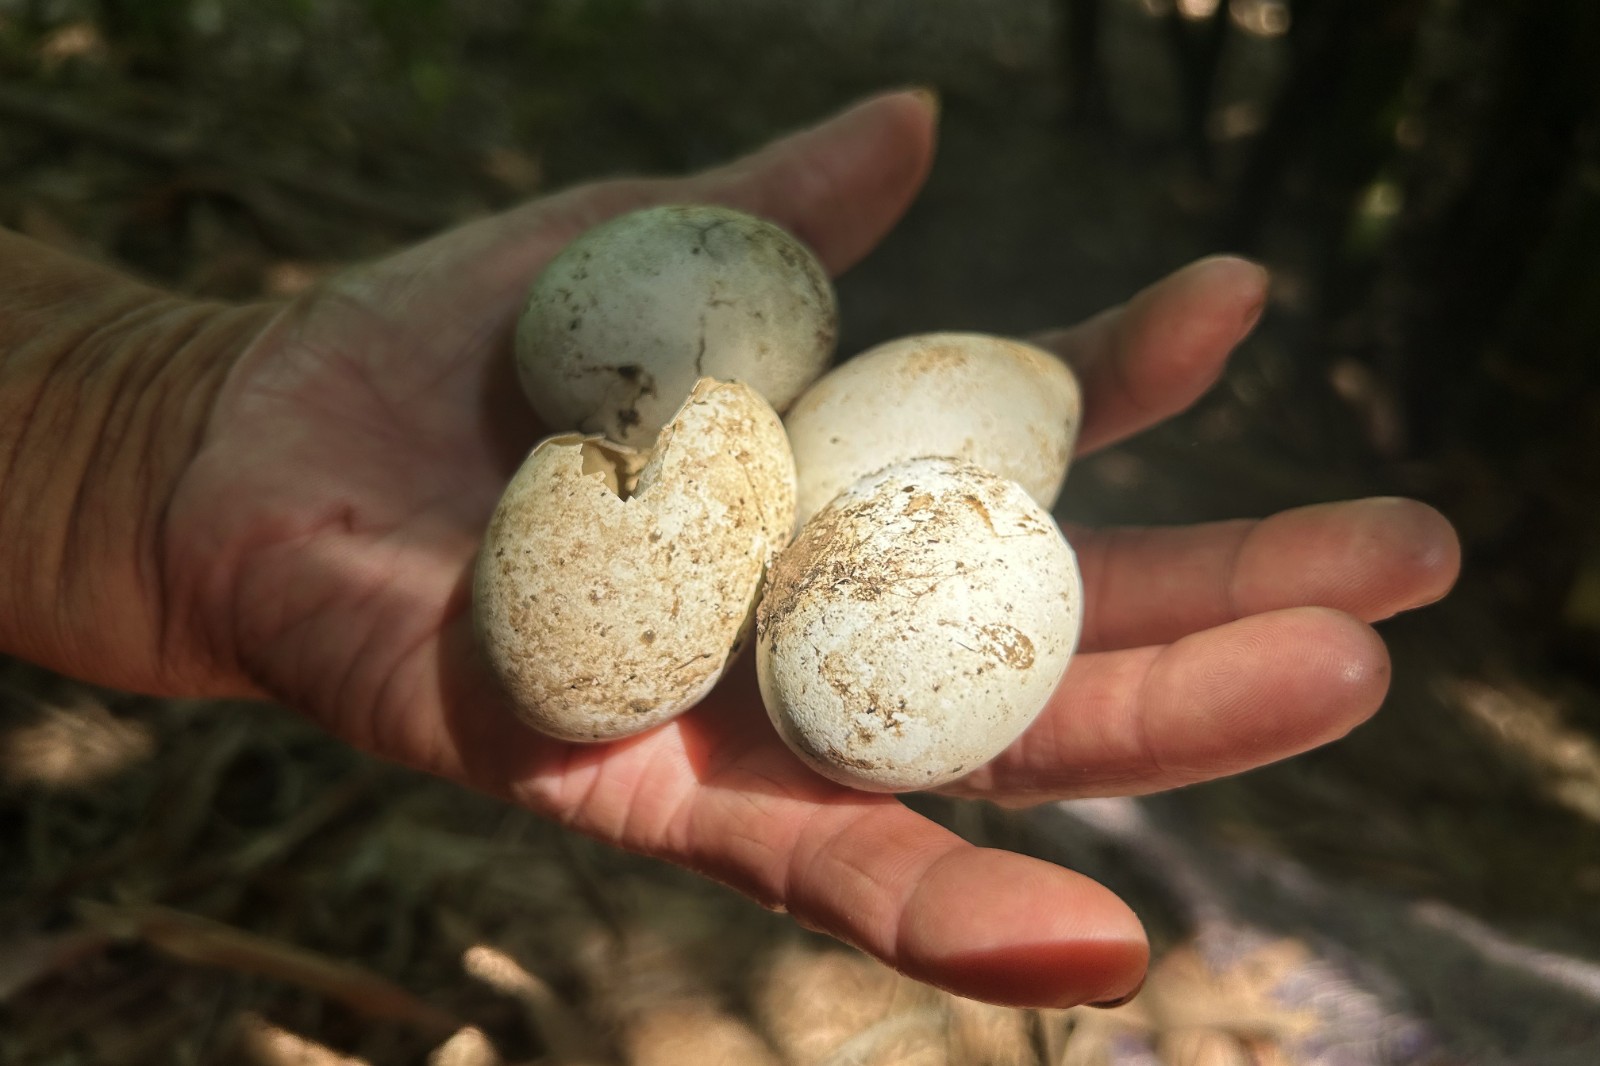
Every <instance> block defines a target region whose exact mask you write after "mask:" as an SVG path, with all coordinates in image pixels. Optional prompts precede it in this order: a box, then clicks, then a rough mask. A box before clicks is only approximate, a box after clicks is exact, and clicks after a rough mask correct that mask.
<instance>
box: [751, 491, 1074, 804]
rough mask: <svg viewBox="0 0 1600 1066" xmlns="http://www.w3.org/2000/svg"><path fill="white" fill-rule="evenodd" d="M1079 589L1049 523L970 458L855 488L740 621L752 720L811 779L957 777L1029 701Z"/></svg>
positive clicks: (1005, 733) (1056, 653)
mask: <svg viewBox="0 0 1600 1066" xmlns="http://www.w3.org/2000/svg"><path fill="white" fill-rule="evenodd" d="M1082 603H1083V585H1082V580H1081V578H1080V577H1079V574H1078V566H1077V560H1076V558H1075V557H1074V555H1073V552H1072V549H1071V548H1070V547H1069V546H1068V544H1067V542H1066V540H1065V538H1064V537H1063V536H1062V535H1061V530H1060V528H1059V527H1058V526H1057V525H1056V523H1055V522H1054V520H1052V519H1051V517H1050V515H1049V514H1047V513H1046V512H1045V511H1044V510H1043V509H1042V508H1041V507H1040V506H1039V505H1038V504H1037V503H1035V502H1034V501H1033V500H1032V499H1030V498H1029V497H1028V494H1027V493H1025V492H1024V491H1023V490H1022V489H1021V487H1020V486H1018V485H1016V484H1015V483H1014V482H1011V481H1008V480H1006V479H1004V478H1001V477H998V476H996V475H994V474H991V473H989V472H987V471H985V470H982V469H980V468H979V467H976V466H973V465H972V464H970V463H965V462H960V461H958V460H952V459H914V460H909V461H906V462H902V463H897V464H895V465H893V466H890V467H888V468H887V469H885V470H882V471H880V472H878V473H876V474H873V475H870V476H869V477H867V478H865V479H863V480H862V481H859V482H857V483H856V484H855V485H853V486H852V487H851V488H849V489H847V490H846V491H845V492H844V493H842V494H840V495H839V496H838V497H837V498H835V499H834V501H833V502H832V503H830V504H829V505H828V506H827V507H825V508H823V510H821V511H820V512H818V514H817V515H816V517H814V518H813V519H812V520H811V521H810V522H809V523H807V524H806V525H805V527H804V528H803V529H802V530H801V532H800V536H799V537H798V538H797V539H796V540H795V542H794V544H792V545H791V546H790V547H789V548H788V549H787V550H786V551H784V553H783V554H782V555H781V556H779V558H778V561H777V562H776V563H775V564H774V565H773V569H772V573H771V576H770V578H769V581H768V587H767V591H766V594H765V596H764V597H763V599H762V601H761V607H760V610H759V613H758V623H757V646H756V666H757V670H758V673H759V677H760V682H761V693H762V697H763V699H764V700H765V702H766V705H767V712H768V714H769V715H770V716H771V718H772V721H773V724H774V725H775V726H776V727H777V729H778V732H779V734H780V735H781V736H782V737H783V739H784V741H785V742H787V743H788V745H789V746H790V747H791V748H792V749H793V750H794V751H795V753H796V754H798V755H799V756H800V757H801V758H802V759H804V760H805V761H806V762H807V763H808V764H809V765H811V766H812V767H813V768H814V769H815V770H817V772H818V773H821V774H823V775H824V776H826V777H829V778H831V779H832V780H834V781H838V782H840V783H841V784H845V785H849V786H851V787H853V788H859V789H866V790H870V791H878V792H901V791H909V790H912V789H922V788H931V787H934V786H936V785H940V784H943V783H945V782H948V781H953V780H955V779H956V778H959V777H962V776H964V775H965V774H968V773H971V772H972V771H973V770H975V769H977V768H978V767H979V766H981V765H983V764H984V763H986V762H988V761H989V760H990V759H992V758H994V757H995V756H996V755H998V754H999V753H1000V752H1001V751H1003V750H1004V749H1005V748H1006V747H1007V746H1008V745H1009V744H1011V742H1012V741H1014V740H1015V739H1016V738H1017V737H1018V736H1019V735H1021V733H1022V732H1023V730H1025V729H1026V728H1027V727H1028V725H1029V724H1030V723H1031V722H1032V721H1033V720H1034V718H1035V717H1036V716H1037V715H1038V714H1039V712H1040V711H1041V710H1042V709H1043V708H1044V705H1045V702H1046V701H1047V700H1048V699H1049V697H1050V694H1051V693H1052V692H1053V691H1054V690H1055V688H1056V685H1057V684H1058V683H1059V682H1060V680H1061V677H1062V675H1063V674H1064V673H1065V672H1066V668H1067V662H1068V660H1070V659H1071V657H1072V653H1073V650H1074V649H1075V648H1076V646H1077V641H1078V632H1079V629H1080V628H1081V625H1082V618H1083V613H1082Z"/></svg>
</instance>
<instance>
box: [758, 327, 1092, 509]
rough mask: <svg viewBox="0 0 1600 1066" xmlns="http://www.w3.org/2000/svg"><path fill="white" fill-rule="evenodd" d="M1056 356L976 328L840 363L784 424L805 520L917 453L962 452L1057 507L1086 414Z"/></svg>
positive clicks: (953, 454)
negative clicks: (876, 473) (859, 483)
mask: <svg viewBox="0 0 1600 1066" xmlns="http://www.w3.org/2000/svg"><path fill="white" fill-rule="evenodd" d="M1082 411H1083V407H1082V400H1081V398H1080V395H1079V391H1078V381H1077V379H1076V378H1075V377H1073V374H1072V371H1071V370H1069V369H1068V368H1067V365H1066V364H1065V363H1063V362H1062V361H1061V360H1060V359H1058V358H1056V357H1055V356H1053V355H1051V354H1050V353H1049V352H1045V351H1041V350H1040V349H1038V348H1035V347H1033V346H1032V345H1030V344H1024V343H1022V342H1021V341H1014V340H1007V339H1005V338H1004V337H991V336H987V335H985V334H981V333H928V334H922V335H919V336H915V337H906V338H904V339H902V340H896V341H890V342H889V343H887V344H882V345H879V346H878V347H876V348H873V349H870V350H869V351H866V352H863V353H862V354H861V355H859V356H857V357H856V358H854V359H852V360H850V361H849V362H847V363H844V364H843V365H841V366H839V367H836V368H835V369H834V370H832V371H831V372H829V373H828V374H827V375H825V376H824V377H823V378H821V379H820V380H819V381H818V382H817V383H816V384H814V385H812V386H811V388H809V389H807V390H806V392H805V394H804V395H802V396H801V397H800V399H799V400H798V401H796V402H795V405H794V407H793V409H792V410H790V412H789V414H788V416H787V417H786V418H785V419H784V424H785V426H786V427H787V428H788V430H789V441H790V444H791V446H792V447H793V448H794V462H795V473H796V476H797V477H798V478H799V479H800V480H799V484H800V495H799V506H798V509H799V518H800V521H801V523H804V522H805V521H806V520H807V519H808V518H810V517H811V516H812V515H813V514H815V513H816V512H817V511H818V510H820V509H821V508H822V507H823V505H825V504H826V503H827V502H828V501H829V500H831V499H833V498H834V497H835V496H836V495H838V494H839V493H840V492H842V491H844V489H846V488H847V487H848V486H850V485H852V484H854V483H855V481H856V480H857V479H858V478H861V477H863V476H865V475H867V474H870V473H871V472H872V471H874V470H881V469H882V468H883V467H885V466H888V465H889V464H890V463H895V462H899V461H900V460H902V459H915V458H918V457H922V456H945V457H948V458H956V459H965V460H967V461H968V462H970V463H975V464H977V465H978V466H981V467H983V468H984V469H985V470H992V471H993V472H994V473H996V474H999V475H1000V476H1002V477H1006V478H1010V479H1011V480H1012V481H1015V482H1017V483H1018V484H1020V485H1021V486H1022V487H1023V488H1024V489H1026V490H1027V491H1028V494H1029V495H1031V496H1032V497H1033V498H1034V499H1035V500H1037V501H1038V502H1039V503H1040V504H1041V505H1042V506H1043V507H1044V508H1045V509H1047V510H1048V509H1049V508H1051V507H1053V506H1055V501H1056V496H1057V494H1059V493H1060V491H1061V483H1062V481H1063V479H1065V478H1066V476H1067V465H1068V463H1069V462H1070V461H1071V458H1072V448H1073V445H1074V444H1075V443H1076V441H1077V439H1078V425H1079V423H1080V422H1081V421H1082Z"/></svg>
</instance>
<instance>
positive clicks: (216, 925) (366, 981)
mask: <svg viewBox="0 0 1600 1066" xmlns="http://www.w3.org/2000/svg"><path fill="white" fill-rule="evenodd" d="M79 911H80V913H81V914H82V915H83V916H84V918H85V920H86V921H87V922H88V923H89V924H90V925H91V926H93V927H96V928H99V929H103V930H105V931H106V932H107V933H109V934H111V935H112V936H115V937H118V938H121V939H126V940H141V941H143V942H144V943H146V944H148V945H150V946H151V947H152V948H155V949H156V950H157V951H160V952H162V953H164V954H166V955H169V956H171V957H172V958H175V959H179V960H182V961H184V962H190V963H195V964H198V965H201V966H216V967H220V968H223V969H228V970H236V971H239V972H241V973H252V974H260V975H261V976H264V977H270V978H274V979H276V980H279V981H283V982H286V983H288V984H292V985H296V986H298V987H300V988H304V989H307V990H309V991H312V992H316V993H317V994H319V995H322V996H325V997H326V998H328V999H331V1000H335V1001H337V1002H339V1003H342V1004H344V1005H345V1006H346V1007H348V1008H350V1009H351V1010H353V1011H356V1012H357V1013H359V1014H363V1015H366V1016H367V1017H369V1018H377V1019H382V1020H385V1021H393V1022H399V1023H401V1024H403V1025H406V1026H408V1027H410V1028H412V1029H415V1030H417V1031H419V1032H421V1033H423V1034H425V1035H427V1036H428V1037H430V1038H433V1039H435V1040H440V1041H442V1040H444V1039H446V1038H447V1037H449V1036H450V1035H451V1034H452V1033H454V1032H455V1031H456V1030H458V1029H460V1028H461V1027H462V1024H463V1023H462V1022H461V1021H460V1019H458V1018H454V1017H452V1016H451V1015H450V1014H449V1013H447V1012H445V1011H442V1010H440V1009H439V1008H437V1007H434V1006H432V1005H431V1004H429V1003H426V1002H424V1001H423V1000H421V999H419V998H418V997H417V996H415V995H413V994H412V993H410V992H408V991H406V990H405V989H404V988H401V987H400V986H399V985H397V984H395V983H394V982H392V981H389V980H386V979H384V978H382V977H379V976H378V975H377V974H375V973H372V972H371V971H369V970H366V969H364V968H362V967H360V966H356V965H354V964H353V963H348V962H341V961H339V960H337V959H330V958H327V957H326V956H323V955H319V954H317V953H316V952H312V951H307V950H306V949H304V948H299V947H295V946H293V945H290V944H283V943H279V942H278V941H276V940H271V939H269V938H267V937H264V936H260V935H257V934H255V933H247V932H245V931H244V930H242V929H235V928H233V927H232V926H229V925H224V924H223V923H221V922H217V921H213V920H211V919H210V918H202V917H200V916H199V915H194V914H188V913H185V912H183V911H177V910H172V909H171V908H168V907H159V906H155V905H153V904H129V905H125V906H110V905H106V904H101V903H92V902H87V901H85V902H81V903H80V904H79Z"/></svg>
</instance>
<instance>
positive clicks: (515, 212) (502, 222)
mask: <svg viewBox="0 0 1600 1066" xmlns="http://www.w3.org/2000/svg"><path fill="white" fill-rule="evenodd" d="M937 115H938V101H937V98H936V97H935V96H934V95H933V94H932V93H931V92H928V91H925V90H910V91H902V92H893V93H886V94H884V95H881V96H877V97H873V98H871V99H869V100H866V101H864V102H862V103H859V104H856V105H855V106H853V107H851V108H849V109H847V110H845V111H843V112H841V113H839V114H837V115H834V116H833V117H831V118H829V119H827V120H825V121H823V122H821V123H819V124H818V125H816V126H813V127H811V128H810V129H806V130H802V131H800V132H798V133H793V134H790V135H789V136H787V137H783V138H781V139H779V140H777V141H774V142H773V143H771V144H769V145H767V146H766V147H765V148H762V149H760V150H759V151H757V152H755V153H754V154H752V155H749V156H747V157H745V158H744V159H741V160H738V161H736V162H734V163H730V164H727V165H726V166H722V167H718V168H717V169H714V170H710V171H707V172H705V173H703V174H698V175H694V176H691V177H684V178H666V179H661V178H653V179H652V178H627V179H620V180H615V181H606V182H600V183H598V184H592V185H581V186H578V187H576V188H573V189H569V190H567V191H566V192H563V193H559V194H557V195H555V196H550V197H545V198H542V199H539V200H535V201H533V202H532V203H528V204H525V205H523V206H522V207H518V208H514V209H512V210H510V211H507V212H504V213H503V214H499V215H495V216H492V217H489V218H483V219H478V220H477V221H474V222H470V223H467V224H466V225H464V226H460V227H458V228H456V229H454V230H451V231H449V232H447V233H443V234H440V235H439V236H437V237H434V238H433V239H431V240H429V241H426V242H424V243H422V244H420V245H416V246H415V247H412V248H410V249H408V250H406V251H404V252H401V253H400V254H399V255H396V256H393V257H391V258H389V259H387V260H384V261H383V262H381V263H378V264H375V265H374V266H373V267H371V268H369V269H368V270H367V271H365V272H364V275H365V276H364V280H365V281H366V282H367V283H368V284H372V283H376V284H379V285H384V284H388V285H391V286H393V285H399V286H402V287H405V288H407V289H411V290H424V291H426V290H432V291H433V292H434V294H435V295H437V291H438V290H439V289H440V288H443V289H448V290H450V291H451V292H455V293H458V294H459V295H460V297H461V298H462V300H464V301H467V302H469V303H470V304H471V305H472V306H473V308H474V310H475V312H477V313H478V314H479V316H480V318H483V317H486V318H488V319H489V320H491V321H495V320H498V319H500V318H505V319H506V320H507V321H509V319H510V317H513V316H514V315H515V313H516V310H517V308H518V307H519V306H520V305H521V300H522V297H523V295H524V294H525V292H526V290H527V286H528V283H529V282H530V281H531V280H532V278H533V275H534V274H536V273H537V272H538V271H539V269H540V268H541V267H543V266H544V264H545V263H547V262H549V261H550V259H551V258H553V257H554V256H555V254H556V253H557V252H558V251H560V250H561V249H562V248H563V247H564V246H565V245H566V244H567V243H569V242H570V241H571V240H572V239H573V238H575V237H577V236H578V235H579V234H580V233H583V232H584V231H585V230H588V229H591V228H593V227H594V226H597V225H599V224H600V223H602V222H605V221H606V220H608V219H611V218H614V217H615V216H617V215H621V214H624V213H626V212H628V211H633V210H636V209H638V208H641V207H649V206H652V205H654V204H663V203H685V202H688V203H719V204H725V205H727V206H729V207H735V208H738V209H740V210H743V211H748V212H750V213H751V214H755V215H760V216H762V217H764V218H768V219H770V220H772V221H773V222H776V223H777V224H778V225H780V226H782V227H784V228H785V229H787V230H789V231H790V232H791V233H794V234H795V235H796V236H798V237H799V238H800V239H801V240H802V241H804V242H806V244H808V245H809V246H810V247H811V249H812V250H813V251H814V252H815V253H816V255H817V257H818V258H819V259H820V260H822V263H823V265H824V266H826V267H827V268H828V271H829V272H830V273H832V274H838V273H840V272H842V271H844V270H845V269H846V268H848V267H850V266H851V265H853V264H854V263H855V262H857V261H858V260H859V259H861V258H862V257H863V256H865V255H866V254H867V253H868V252H869V251H871V250H872V248H873V247H874V246H875V245H876V244H877V243H878V242H879V241H880V240H882V239H883V236H884V234H886V233H888V232H889V230H890V229H891V228H892V227H893V226H894V224H895V223H896V222H897V221H899V219H900V216H901V215H903V214H904V213H905V210H906V208H907V207H909V206H910V205H911V201H912V200H913V199H914V198H915V197H916V195H917V192H918V191H919V190H920V189H921V188H922V184H923V182H924V181H925V180H926V179H927V176H928V170H929V168H930V167H931V165H932V163H933V147H934V127H935V122H936V119H937ZM455 302H456V303H459V302H461V301H455Z"/></svg>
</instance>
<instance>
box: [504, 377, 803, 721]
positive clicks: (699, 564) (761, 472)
mask: <svg viewBox="0 0 1600 1066" xmlns="http://www.w3.org/2000/svg"><path fill="white" fill-rule="evenodd" d="M642 459H643V457H642V456H641V455H640V454H639V453H638V452H634V451H632V450H630V449H627V448H621V447H618V446H616V445H612V444H609V443H607V442H605V441H603V440H600V439H597V438H585V437H579V436H561V437H553V438H551V439H549V440H546V441H545V442H543V443H542V444H540V445H539V446H538V447H537V448H535V449H534V451H533V453H532V454H531V455H530V456H529V457H528V459H527V461H526V462H524V463H523V465H522V468H521V469H519V470H518V471H517V473H516V475H515V476H514V477H513V478H512V480H511V483H510V485H509V486H508V487H507V488H506V491H505V494H504V495H503V496H502V497H501V499H500V503H499V506H498V507H497V508H496V509H495V512H494V517H493V518H492V519H491V520H490V523H489V530H488V533H487V534H486V536H485V539H484V544H483V548H482V551H481V553H480V554H479V557H478V564H477V570H476V573H475V575H474V582H473V608H474V617H475V621H476V624H477V628H478V634H479V639H480V642H481V644H482V647H483V649H484V651H485V653H486V655H487V658H488V661H489V664H490V666H491V668H492V669H493V672H494V674H495V676H496V677H497V678H498V679H499V681H500V683H501V685H502V687H503V688H504V689H505V691H506V692H507V693H508V694H509V695H510V697H511V699H512V702H513V703H514V705H515V707H516V710H517V713H518V714H519V715H520V716H521V717H522V718H523V719H524V720H525V721H526V722H528V724H530V725H532V726H533V727H534V728H536V729H538V730H540V731H541V732H544V733H547V734H549V735H551V736H555V737H560V738H562V739H564V740H581V741H599V740H611V739H616V738H618V737H625V736H629V735H632V734H634V733H638V732H641V731H643V730H646V729H649V728H651V727H652V726H655V725H659V724H660V723H662V722H665V721H667V720H668V719H670V718H672V717H673V716H675V715H677V714H679V713H681V712H682V711H684V710H687V709H688V708H689V707H691V706H693V705H694V704H695V703H696V702H698V701H699V700H700V699H701V698H703V697H704V696H705V695H706V693H707V692H709V691H710V690H711V687H712V686H713V685H715V684H716V682H717V679H718V678H719V677H720V676H721V675H722V671H723V668H724V666H725V665H726V664H727V663H728V662H729V661H730V660H731V659H732V658H733V656H734V655H735V654H736V653H737V651H738V647H739V644H740V641H741V639H742V637H743V635H744V632H745V631H746V629H747V628H748V623H749V621H750V618H751V616H752V613H753V608H754V603H755V599H756V596H757V595H758V593H759V591H760V588H761V582H762V578H763V576H764V574H765V571H766V567H767V564H768V563H769V562H770V561H771V559H772V557H773V556H774V555H775V554H776V553H777V552H778V551H779V550H781V549H782V547H783V546H784V544H785V543H786V541H787V540H788V536H789V532H790V530H791V528H792V526H793V522H794V466H793V462H792V460H791V458H790V455H789V448H788V444H787V441H786V440H785V438H784V434H783V424H782V422H781V421H779V419H778V416H777V414H776V412H774V411H773V410H772V408H771V407H769V406H768V405H767V404H766V403H765V402H764V401H763V400H762V399H761V398H760V397H759V396H757V395H756V394H755V392H753V391H752V390H751V389H749V388H748V387H746V386H744V385H740V384H736V383H723V382H716V381H709V380H708V381H701V382H699V383H698V384H697V385H695V386H694V389H693V392H692V394H691V395H690V397H689V400H688V402H687V403H685V404H684V405H683V407H682V409H681V410H680V411H679V412H678V414H677V416H676V417H675V418H673V420H672V421H671V422H670V423H669V424H668V425H667V427H666V428H665V429H664V430H663V431H662V433H661V436H660V440H659V441H658V443H657V446H656V448H655V451H654V452H653V453H652V454H651V455H650V457H649V459H648V462H643V461H642ZM635 472H637V478H636V479H635V478H634V477H633V475H634V473H635Z"/></svg>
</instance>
